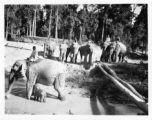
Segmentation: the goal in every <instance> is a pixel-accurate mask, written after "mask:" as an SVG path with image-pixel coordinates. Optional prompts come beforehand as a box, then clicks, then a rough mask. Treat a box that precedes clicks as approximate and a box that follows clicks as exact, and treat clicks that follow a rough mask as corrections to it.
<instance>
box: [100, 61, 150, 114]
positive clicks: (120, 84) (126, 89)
mask: <svg viewBox="0 0 152 120" xmlns="http://www.w3.org/2000/svg"><path fill="white" fill-rule="evenodd" d="M98 67H99V68H100V70H101V72H102V73H103V74H104V75H105V76H107V77H108V78H109V80H111V81H112V82H113V83H114V84H115V85H116V87H117V88H118V89H119V90H121V92H123V93H124V94H125V95H126V96H127V97H128V98H130V100H131V101H132V102H134V103H135V104H136V105H137V106H138V107H139V108H140V109H141V110H143V111H144V112H145V113H146V114H148V105H147V104H146V102H145V101H144V99H143V97H142V96H141V95H140V94H139V93H138V92H137V91H136V90H135V89H134V88H133V87H132V86H131V85H130V84H129V83H126V82H124V81H122V80H121V79H120V78H119V77H118V76H117V75H116V73H115V72H114V71H113V70H111V69H110V68H109V67H108V66H106V65H105V64H102V63H101V64H98ZM103 68H104V69H106V70H107V71H108V73H109V74H108V73H107V72H106V71H105V70H104V69H103ZM116 78H117V79H116Z"/></svg>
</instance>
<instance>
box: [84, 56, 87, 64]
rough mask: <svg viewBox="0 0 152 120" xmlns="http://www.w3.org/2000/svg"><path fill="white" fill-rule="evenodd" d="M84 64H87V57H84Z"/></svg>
mask: <svg viewBox="0 0 152 120" xmlns="http://www.w3.org/2000/svg"><path fill="white" fill-rule="evenodd" d="M84 63H87V55H85V56H84Z"/></svg>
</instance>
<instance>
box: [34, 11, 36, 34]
mask: <svg viewBox="0 0 152 120" xmlns="http://www.w3.org/2000/svg"><path fill="white" fill-rule="evenodd" d="M34 36H36V10H35V20H34Z"/></svg>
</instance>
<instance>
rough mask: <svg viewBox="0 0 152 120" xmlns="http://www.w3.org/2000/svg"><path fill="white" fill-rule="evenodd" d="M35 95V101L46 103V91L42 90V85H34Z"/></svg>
mask: <svg viewBox="0 0 152 120" xmlns="http://www.w3.org/2000/svg"><path fill="white" fill-rule="evenodd" d="M33 93H34V99H35V100H38V101H39V100H40V102H46V100H45V98H46V92H45V90H43V89H42V88H41V84H39V83H36V84H35V85H34V89H33Z"/></svg>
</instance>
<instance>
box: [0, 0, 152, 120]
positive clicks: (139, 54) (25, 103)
mask: <svg viewBox="0 0 152 120" xmlns="http://www.w3.org/2000/svg"><path fill="white" fill-rule="evenodd" d="M3 9H4V13H3V16H2V19H4V28H2V29H3V31H4V33H3V36H4V38H3V40H4V44H3V46H4V58H3V59H4V61H5V62H4V68H3V71H4V79H3V80H1V81H4V84H3V85H4V96H2V98H4V108H3V111H4V114H5V115H92V116H93V115H98V116H102V115H104V116H109V115H114V116H120V115H126V116H128V115H131V116H149V104H148V103H149V79H148V76H149V75H148V74H149V71H148V66H149V65H148V64H149V63H148V61H149V60H148V58H149V56H148V55H149V47H148V43H149V37H148V36H149V34H151V33H150V31H148V30H149V29H148V28H149V26H148V24H149V22H150V21H149V20H148V17H149V16H148V15H149V14H148V11H149V4H148V3H146V2H145V3H138V1H137V2H136V3H123V1H122V2H119V3H113V2H111V4H110V3H107V4H106V3H104V4H103V3H100V2H98V3H96V4H95V3H93V4H91V2H89V3H87V4H80V3H78V4H76V3H74V4H67V3H64V2H63V4H51V3H50V4H49V3H47V4H45V2H44V3H40V4H39V3H35V4H30V3H29V4H3ZM2 76H3V75H2ZM101 119H102V118H101Z"/></svg>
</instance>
